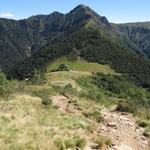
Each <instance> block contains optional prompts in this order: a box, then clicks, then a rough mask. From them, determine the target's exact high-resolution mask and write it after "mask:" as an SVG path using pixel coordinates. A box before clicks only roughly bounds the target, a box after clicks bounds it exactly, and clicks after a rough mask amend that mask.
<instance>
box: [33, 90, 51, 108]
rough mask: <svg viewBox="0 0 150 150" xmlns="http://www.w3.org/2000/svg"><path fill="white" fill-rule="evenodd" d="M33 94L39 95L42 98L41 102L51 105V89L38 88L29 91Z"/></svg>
mask: <svg viewBox="0 0 150 150" xmlns="http://www.w3.org/2000/svg"><path fill="white" fill-rule="evenodd" d="M31 94H32V95H33V96H37V97H40V98H41V99H42V104H43V105H45V106H50V105H51V99H50V95H51V89H40V90H35V91H32V93H31Z"/></svg>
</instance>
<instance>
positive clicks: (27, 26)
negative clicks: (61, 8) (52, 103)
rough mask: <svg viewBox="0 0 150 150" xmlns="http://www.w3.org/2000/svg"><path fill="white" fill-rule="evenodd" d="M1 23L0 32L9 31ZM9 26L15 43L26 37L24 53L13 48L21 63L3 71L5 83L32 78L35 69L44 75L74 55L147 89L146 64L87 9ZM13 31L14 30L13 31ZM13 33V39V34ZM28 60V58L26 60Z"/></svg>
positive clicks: (149, 67)
mask: <svg viewBox="0 0 150 150" xmlns="http://www.w3.org/2000/svg"><path fill="white" fill-rule="evenodd" d="M64 18H65V19H64ZM72 18H73V20H72ZM64 20H65V21H64ZM1 22H2V24H3V25H2V31H3V28H4V26H6V27H7V26H8V28H10V27H9V25H8V22H9V20H1ZM3 22H4V23H3ZM10 22H12V28H13V29H14V30H13V32H12V34H13V36H14V37H16V39H15V41H16V40H17V41H20V39H22V38H21V37H22V35H24V33H26V36H23V37H24V38H25V39H24V38H23V39H22V41H24V44H22V45H25V47H26V51H23V52H22V50H21V49H20V47H19V48H15V49H16V50H17V52H18V51H19V50H20V51H19V52H18V53H19V54H15V55H16V57H17V58H21V60H24V61H23V62H22V63H19V64H18V63H17V65H15V67H14V68H13V69H11V71H8V70H7V71H5V72H6V73H7V77H8V78H9V79H12V78H17V79H21V80H22V79H24V78H32V77H33V76H34V70H35V69H37V70H39V71H43V72H44V71H45V70H46V66H47V64H48V63H49V62H52V61H53V60H55V59H57V58H59V57H61V56H64V55H72V54H73V53H75V57H76V55H78V56H80V57H82V58H84V59H85V60H87V61H90V62H97V63H102V64H109V65H110V66H111V67H112V68H114V69H115V70H116V71H118V72H121V73H123V74H128V75H130V76H131V77H134V78H135V79H136V80H137V81H138V82H139V83H140V84H141V85H142V86H143V87H148V88H150V77H149V74H150V60H148V59H146V58H144V57H142V56H141V55H139V54H136V53H135V52H134V51H132V50H131V49H132V48H131V46H129V44H126V43H125V42H123V41H124V40H123V39H122V37H121V36H118V35H119V34H118V32H117V33H116V31H115V30H114V29H113V28H115V27H114V26H113V25H112V24H110V23H109V22H108V21H107V19H106V18H105V17H101V16H99V15H97V14H96V13H95V12H94V11H92V10H91V9H89V8H88V7H85V6H79V7H77V8H75V9H74V10H73V11H71V12H70V13H68V14H67V15H63V14H60V13H57V12H55V13H52V14H51V15H48V16H45V15H40V16H34V17H31V18H29V19H27V20H21V21H17V22H16V21H10ZM0 25H1V23H0ZM15 27H18V28H17V29H16V30H15ZM15 31H16V32H17V33H18V34H17V35H16V34H14V32H15ZM29 31H30V32H29ZM39 31H40V32H39ZM16 32H15V33H16ZM142 32H143V31H142ZM2 33H3V32H2ZM146 33H147V31H145V34H146ZM6 35H7V34H6ZM2 37H3V36H2ZM4 37H5V36H4ZM18 37H19V39H18ZM3 43H4V45H7V44H6V43H5V42H3ZM13 43H14V42H13ZM20 43H21V42H20ZM16 45H17V44H16ZM23 47H24V46H23ZM25 47H24V48H25ZM29 47H31V49H30V50H29ZM7 49H8V48H7ZM29 51H30V52H29ZM32 52H33V53H32ZM24 53H25V54H24ZM18 55H21V57H18ZM3 56H5V55H3ZM28 56H31V57H30V58H27V57H28ZM10 57H11V56H10ZM12 58H13V59H15V60H17V59H16V58H14V57H12ZM26 58H27V59H26ZM3 59H4V58H3ZM3 59H1V60H2V61H3ZM18 61H19V60H17V62H18ZM9 62H10V63H11V64H16V63H13V62H12V61H9ZM0 64H1V63H0ZM4 64H7V63H6V62H4ZM2 66H3V65H2ZM8 66H9V65H8ZM9 70H10V69H9Z"/></svg>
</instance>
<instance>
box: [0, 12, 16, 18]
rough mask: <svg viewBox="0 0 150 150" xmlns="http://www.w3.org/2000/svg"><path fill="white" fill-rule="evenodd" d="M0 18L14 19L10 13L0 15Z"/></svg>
mask: <svg viewBox="0 0 150 150" xmlns="http://www.w3.org/2000/svg"><path fill="white" fill-rule="evenodd" d="M0 18H14V15H13V14H11V13H1V14H0Z"/></svg>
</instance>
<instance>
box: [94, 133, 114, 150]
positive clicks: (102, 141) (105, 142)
mask: <svg viewBox="0 0 150 150" xmlns="http://www.w3.org/2000/svg"><path fill="white" fill-rule="evenodd" d="M95 143H96V144H98V149H103V148H104V146H111V145H112V141H111V139H110V138H108V137H104V136H101V137H99V138H97V140H96V141H95Z"/></svg>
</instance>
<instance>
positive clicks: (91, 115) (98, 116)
mask: <svg viewBox="0 0 150 150" xmlns="http://www.w3.org/2000/svg"><path fill="white" fill-rule="evenodd" d="M84 116H85V117H88V118H91V119H95V120H96V121H97V122H101V121H103V118H102V116H101V113H100V112H99V111H97V110H95V111H92V112H84Z"/></svg>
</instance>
